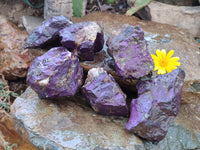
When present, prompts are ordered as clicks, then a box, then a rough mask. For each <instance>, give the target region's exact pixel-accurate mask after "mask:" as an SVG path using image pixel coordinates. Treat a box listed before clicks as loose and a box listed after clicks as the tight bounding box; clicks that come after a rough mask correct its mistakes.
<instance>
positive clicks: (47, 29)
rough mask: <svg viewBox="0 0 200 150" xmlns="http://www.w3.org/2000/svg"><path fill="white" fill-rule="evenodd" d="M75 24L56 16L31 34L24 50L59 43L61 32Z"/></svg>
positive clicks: (65, 18)
mask: <svg viewBox="0 0 200 150" xmlns="http://www.w3.org/2000/svg"><path fill="white" fill-rule="evenodd" d="M71 24H73V23H72V22H71V21H70V19H69V18H67V17H64V16H62V15H61V16H54V17H52V18H50V19H48V20H46V21H44V22H43V23H42V24H41V25H40V26H38V27H36V28H35V29H34V30H33V31H32V33H31V34H29V36H28V38H27V40H26V42H25V43H24V45H23V47H24V48H38V47H48V46H53V45H56V44H58V43H59V31H60V30H61V29H63V28H65V27H68V26H70V25H71Z"/></svg>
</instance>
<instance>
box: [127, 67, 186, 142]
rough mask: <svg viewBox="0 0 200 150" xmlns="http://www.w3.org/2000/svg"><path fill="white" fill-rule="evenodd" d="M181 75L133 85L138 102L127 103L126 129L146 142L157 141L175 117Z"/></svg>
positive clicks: (181, 79)
mask: <svg viewBox="0 0 200 150" xmlns="http://www.w3.org/2000/svg"><path fill="white" fill-rule="evenodd" d="M184 78H185V73H184V71H183V70H181V69H176V70H173V71H172V72H171V73H169V74H165V75H160V76H157V77H156V78H152V79H149V80H146V81H140V82H139V83H138V85H137V89H138V95H139V96H138V98H137V99H133V100H132V102H131V116H130V119H129V122H128V123H127V125H126V128H127V129H128V130H129V131H133V132H134V133H135V134H137V135H139V136H140V137H142V138H144V139H147V140H150V141H158V142H159V141H161V140H162V139H163V138H164V137H165V135H166V134H167V131H168V128H169V125H170V124H171V123H172V121H173V120H174V118H175V117H176V116H177V114H178V110H179V104H180V102H181V94H182V87H183V83H184Z"/></svg>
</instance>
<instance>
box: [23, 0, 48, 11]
mask: <svg viewBox="0 0 200 150" xmlns="http://www.w3.org/2000/svg"><path fill="white" fill-rule="evenodd" d="M24 2H25V3H26V4H28V5H29V6H31V7H32V8H34V9H40V8H42V7H43V6H44V2H41V3H40V4H39V5H38V6H34V5H33V4H32V3H31V2H30V1H29V0H24Z"/></svg>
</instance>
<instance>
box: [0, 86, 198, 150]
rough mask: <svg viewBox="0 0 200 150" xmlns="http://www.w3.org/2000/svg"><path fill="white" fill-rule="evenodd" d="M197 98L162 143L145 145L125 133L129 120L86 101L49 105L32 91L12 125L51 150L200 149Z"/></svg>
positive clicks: (21, 100) (14, 111)
mask: <svg viewBox="0 0 200 150" xmlns="http://www.w3.org/2000/svg"><path fill="white" fill-rule="evenodd" d="M193 96H194V98H195V97H196V98H195V99H196V100H195V101H194V103H191V104H182V105H181V107H180V110H179V113H178V116H177V117H176V118H175V120H174V123H173V124H171V125H170V127H169V130H168V133H167V135H166V136H165V138H164V139H163V140H162V141H160V142H159V143H152V142H147V141H143V142H142V141H141V140H140V139H139V138H137V137H136V136H134V134H131V133H129V132H128V131H127V130H126V129H125V124H126V122H127V119H126V118H124V119H122V118H115V117H106V116H102V115H98V114H94V112H93V111H92V110H91V109H90V108H89V107H88V106H87V105H86V104H85V103H84V102H85V100H84V99H82V98H83V97H79V96H78V97H74V99H70V100H67V101H63V100H59V101H47V100H43V99H39V97H38V95H37V94H36V93H35V92H34V91H33V90H32V89H31V88H28V89H27V90H26V92H25V93H24V94H23V95H22V96H21V97H18V98H17V99H16V100H15V102H14V104H13V105H12V107H11V116H12V125H13V127H14V129H15V130H16V131H17V132H18V133H19V134H20V135H21V136H22V137H23V138H24V139H25V140H26V141H28V142H29V143H31V144H33V145H35V146H36V147H37V148H42V149H43V148H44V147H45V148H46V149H47V150H49V149H50V150H54V149H56V150H57V149H77V150H81V149H95V150H99V149H109V150H116V149H120V150H133V149H135V150H158V149H160V150H171V149H176V150H192V149H200V126H199V124H200V119H199V116H200V111H199V110H200V103H199V99H200V96H199V95H194V94H193ZM2 131H4V130H2ZM44 143H46V145H45V144H44ZM143 143H144V145H143ZM54 146H55V147H54ZM52 147H53V148H52Z"/></svg>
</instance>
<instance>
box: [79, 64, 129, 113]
mask: <svg viewBox="0 0 200 150" xmlns="http://www.w3.org/2000/svg"><path fill="white" fill-rule="evenodd" d="M82 92H83V94H84V95H85V97H86V99H87V100H88V103H89V104H90V105H91V107H92V108H93V109H94V110H95V111H96V112H97V113H99V114H103V115H114V116H127V115H128V107H127V105H126V95H125V94H124V93H123V91H122V90H121V89H120V87H119V85H118V84H117V83H116V82H115V79H114V78H113V77H112V76H111V75H110V74H107V72H106V71H104V70H103V68H92V69H90V70H89V72H88V76H87V79H86V82H85V84H84V86H83V87H82Z"/></svg>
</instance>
